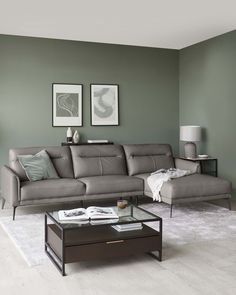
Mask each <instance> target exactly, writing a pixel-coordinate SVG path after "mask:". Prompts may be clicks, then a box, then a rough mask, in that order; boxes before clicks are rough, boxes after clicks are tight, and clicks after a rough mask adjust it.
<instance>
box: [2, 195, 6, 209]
mask: <svg viewBox="0 0 236 295" xmlns="http://www.w3.org/2000/svg"><path fill="white" fill-rule="evenodd" d="M5 203H6V200H5V199H4V198H2V210H3V209H4V206H5Z"/></svg>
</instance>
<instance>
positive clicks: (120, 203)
mask: <svg viewBox="0 0 236 295" xmlns="http://www.w3.org/2000/svg"><path fill="white" fill-rule="evenodd" d="M127 206H128V201H127V200H118V201H117V207H118V209H125V208H126V207H127Z"/></svg>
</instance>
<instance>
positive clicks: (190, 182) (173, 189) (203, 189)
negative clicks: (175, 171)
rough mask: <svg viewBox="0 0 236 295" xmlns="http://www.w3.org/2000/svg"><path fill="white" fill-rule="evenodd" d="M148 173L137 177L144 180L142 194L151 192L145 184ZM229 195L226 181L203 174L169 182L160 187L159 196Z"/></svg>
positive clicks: (179, 197) (176, 197)
mask: <svg viewBox="0 0 236 295" xmlns="http://www.w3.org/2000/svg"><path fill="white" fill-rule="evenodd" d="M149 175H150V174H149V173H146V174H140V175H137V177H140V178H142V179H143V180H144V192H151V190H150V187H149V185H148V183H147V177H148V176H149ZM221 194H231V183H230V182H229V181H228V180H225V179H222V178H219V177H213V176H210V175H205V174H192V175H188V176H184V177H180V178H176V179H172V180H169V181H167V182H165V183H164V184H163V185H162V188H161V196H163V197H166V198H170V199H183V198H188V197H200V196H214V195H221Z"/></svg>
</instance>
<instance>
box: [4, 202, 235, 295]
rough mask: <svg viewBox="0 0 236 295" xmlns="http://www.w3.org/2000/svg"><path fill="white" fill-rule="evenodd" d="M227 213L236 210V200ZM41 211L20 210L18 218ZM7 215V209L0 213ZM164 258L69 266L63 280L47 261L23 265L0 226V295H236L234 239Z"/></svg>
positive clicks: (169, 253) (168, 252)
mask: <svg viewBox="0 0 236 295" xmlns="http://www.w3.org/2000/svg"><path fill="white" fill-rule="evenodd" d="M217 204H220V205H222V206H226V204H225V203H224V202H220V201H218V202H217ZM232 209H233V210H236V201H234V202H232ZM40 210H43V209H42V208H41V209H40V208H37V207H36V208H35V207H32V208H29V207H28V208H19V210H18V212H17V214H25V213H32V212H40ZM10 214H11V211H10V210H9V209H5V210H3V211H1V212H0V216H3V215H5V216H7V215H10ZM163 256H164V257H163V261H162V262H158V261H156V260H154V259H152V258H151V257H149V256H145V255H143V256H137V257H130V258H125V259H119V260H112V261H102V262H89V263H88V262H87V263H80V264H71V265H69V266H67V274H68V276H66V277H61V275H60V274H59V272H58V271H57V270H56V269H55V267H54V266H53V265H52V264H51V263H50V262H49V263H48V264H46V265H41V266H37V267H32V268H30V267H28V266H27V264H26V263H25V261H24V260H23V258H22V257H21V255H20V254H19V252H18V250H17V249H16V248H15V246H14V245H13V243H12V242H11V241H10V239H9V238H8V237H7V235H6V234H5V232H4V231H3V230H2V228H1V227H0V294H1V295H2V294H4V295H8V294H12V295H23V294H24V295H28V294H34V295H37V294H43V295H49V294H50V295H54V294H57V295H61V294H63V295H68V294H73V295H74V294H75V295H76V294H78V295H80V294H81V295H92V294H96V295H102V294H109V295H110V294H112V295H113V294H115V295H116V294H122V295H126V294H127V295H129V294H130V295H131V294H137V295H139V294H142V295H143V294H148V295H152V294H155V295H159V294H160V295H172V294H174V295H185V294H186V295H192V294H194V295H195V294H202V295H205V294H209V295H231V294H232V295H235V294H236V238H230V239H227V240H213V241H207V242H201V243H195V244H188V245H184V246H176V247H173V248H168V249H164V253H163Z"/></svg>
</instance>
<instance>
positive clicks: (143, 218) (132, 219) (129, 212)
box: [46, 205, 161, 229]
mask: <svg viewBox="0 0 236 295" xmlns="http://www.w3.org/2000/svg"><path fill="white" fill-rule="evenodd" d="M110 208H113V209H114V210H115V212H116V213H117V215H118V218H117V219H92V220H73V221H61V220H59V217H58V211H53V212H46V214H47V216H48V217H49V218H50V219H51V220H52V221H53V222H55V223H56V224H57V225H59V226H60V227H61V228H63V229H73V228H78V227H89V226H101V225H106V224H107V225H116V224H123V223H137V222H149V221H159V220H161V218H160V217H159V216H156V215H154V214H152V213H150V212H148V211H146V210H144V209H142V208H140V207H137V206H134V205H129V206H127V207H126V208H125V209H118V208H117V207H113V206H111V207H110Z"/></svg>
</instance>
